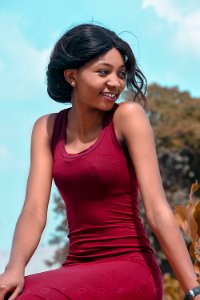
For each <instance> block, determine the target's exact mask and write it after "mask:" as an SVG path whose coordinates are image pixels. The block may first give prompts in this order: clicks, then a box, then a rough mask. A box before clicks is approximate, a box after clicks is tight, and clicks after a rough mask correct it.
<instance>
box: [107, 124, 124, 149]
mask: <svg viewBox="0 0 200 300" xmlns="http://www.w3.org/2000/svg"><path fill="white" fill-rule="evenodd" d="M110 133H111V137H112V140H113V142H114V144H115V146H116V147H117V149H118V150H120V151H121V152H124V146H123V145H122V144H120V142H119V141H118V138H117V136H116V133H115V126H114V122H113V119H112V120H111V123H110Z"/></svg>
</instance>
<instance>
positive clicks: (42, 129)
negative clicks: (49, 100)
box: [33, 113, 57, 141]
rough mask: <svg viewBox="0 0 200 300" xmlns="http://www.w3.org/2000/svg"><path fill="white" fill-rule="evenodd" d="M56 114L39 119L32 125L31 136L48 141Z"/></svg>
mask: <svg viewBox="0 0 200 300" xmlns="http://www.w3.org/2000/svg"><path fill="white" fill-rule="evenodd" d="M56 116H57V113H51V114H47V115H43V116H41V117H39V118H38V119H37V120H36V121H35V123H34V125H33V135H34V134H35V135H42V136H46V138H47V139H48V140H49V141H50V140H51V137H52V133H53V128H54V123H55V119H56Z"/></svg>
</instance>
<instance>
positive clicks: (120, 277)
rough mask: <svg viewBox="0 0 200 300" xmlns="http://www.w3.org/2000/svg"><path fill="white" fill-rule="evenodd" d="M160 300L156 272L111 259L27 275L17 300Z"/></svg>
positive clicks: (160, 287)
mask: <svg viewBox="0 0 200 300" xmlns="http://www.w3.org/2000/svg"><path fill="white" fill-rule="evenodd" d="M36 299H42V300H66V299H72V300H80V299H81V300H82V299H84V300H92V299H93V300H94V299H96V300H124V299H126V300H129V299H130V300H132V299H137V300H146V299H148V300H161V299H162V281H161V274H160V271H159V269H158V268H157V267H156V266H153V267H149V265H147V264H146V263H145V261H135V260H134V261H133V260H132V259H126V258H123V259H114V260H103V261H96V262H88V263H80V264H77V265H73V266H69V265H68V266H65V267H61V268H60V269H58V270H52V271H47V272H42V273H38V274H34V275H29V276H27V277H26V278H25V286H24V291H23V293H22V294H21V295H20V296H19V297H18V298H17V300H36Z"/></svg>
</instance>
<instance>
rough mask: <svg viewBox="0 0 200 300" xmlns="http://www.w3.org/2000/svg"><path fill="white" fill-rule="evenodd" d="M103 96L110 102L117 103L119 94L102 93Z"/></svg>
mask: <svg viewBox="0 0 200 300" xmlns="http://www.w3.org/2000/svg"><path fill="white" fill-rule="evenodd" d="M101 95H103V96H104V97H106V98H107V99H108V100H110V101H116V100H117V97H118V93H111V92H102V93H101Z"/></svg>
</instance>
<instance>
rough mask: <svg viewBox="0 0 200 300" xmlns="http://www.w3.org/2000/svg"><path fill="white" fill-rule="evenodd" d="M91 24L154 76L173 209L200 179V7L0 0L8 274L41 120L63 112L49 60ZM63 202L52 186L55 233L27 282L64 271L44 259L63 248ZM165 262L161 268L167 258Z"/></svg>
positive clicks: (1, 164) (0, 263)
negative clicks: (50, 90)
mask: <svg viewBox="0 0 200 300" xmlns="http://www.w3.org/2000/svg"><path fill="white" fill-rule="evenodd" d="M83 22H84V23H86V22H88V23H91V22H94V23H95V24H99V25H102V26H105V27H108V28H109V29H111V30H114V31H115V32H117V33H118V34H120V35H121V37H122V38H123V39H125V40H126V41H127V42H128V43H130V45H131V47H132V49H133V51H134V53H135V56H136V58H137V60H138V63H139V66H140V68H141V69H142V71H143V73H144V74H145V76H146V77H147V80H148V83H149V90H148V98H149V100H150V101H149V102H150V105H149V116H150V119H151V122H152V126H153V127H154V131H155V137H156V146H157V149H158V156H159V161H160V166H161V173H162V175H163V183H164V186H165V189H166V193H167V196H168V199H169V201H170V203H171V204H172V206H173V205H176V204H177V203H180V202H181V203H185V202H186V201H187V197H188V194H189V190H190V185H191V183H192V182H193V181H194V180H196V179H199V177H200V173H199V172H200V168H199V167H198V166H199V165H200V158H199V157H200V153H199V149H200V142H199V141H200V133H199V132H200V130H199V129H200V128H199V127H200V126H199V121H200V113H199V112H200V104H199V103H200V101H199V100H200V72H199V66H200V4H199V1H198V0H193V1H187V0H158V1H156V0H134V1H132V0H124V1H122V2H119V1H114V0H109V1H108V0H101V1H93V0H73V1H67V0H59V1H55V0H52V1H47V0H43V1H39V0H35V1H32V2H28V1H26V0H21V1H17V0H12V1H7V0H1V2H0V272H1V271H3V269H4V266H5V264H6V261H7V259H8V255H9V251H10V247H11V241H12V236H13V231H14V228H15V223H16V221H17V217H18V215H19V213H20V210H21V208H22V204H23V201H24V194H25V186H26V180H27V175H28V170H29V150H30V137H31V131H32V126H33V124H34V122H35V120H36V119H37V118H38V117H40V116H41V115H43V114H48V113H51V112H57V111H59V110H61V109H63V108H64V105H63V104H58V103H56V102H54V101H53V100H51V99H50V98H49V97H48V95H47V93H46V78H45V72H46V67H47V63H48V60H49V55H50V52H51V50H52V48H53V46H54V44H55V42H56V41H57V39H58V38H59V37H60V36H61V35H62V34H63V33H64V32H65V31H66V30H67V29H69V28H70V27H72V26H74V25H78V24H80V23H83ZM55 195H57V192H56V189H55V187H54V186H53V188H52V195H51V201H50V206H49V213H48V224H47V227H46V229H45V232H44V234H43V237H42V240H41V242H40V246H39V248H38V250H37V251H36V253H35V255H34V257H33V259H32V260H31V262H30V263H29V265H28V268H27V273H33V272H39V271H42V270H45V269H47V268H49V267H50V266H51V267H56V263H55V264H53V266H52V264H51V263H48V264H46V263H44V257H45V259H50V260H51V259H52V256H53V255H54V253H55V250H56V249H57V248H58V244H59V242H60V240H59V239H57V240H56V238H55V237H54V236H53V233H54V232H55V228H56V227H57V226H58V225H59V224H60V223H62V222H63V215H62V213H61V214H60V215H58V216H57V217H56V214H55V210H56V209H59V207H60V205H61V206H62V204H60V202H59V201H57V202H56V201H55ZM65 225H66V224H65ZM147 230H148V229H147ZM61 233H62V235H63V232H61ZM58 235H59V233H58ZM151 239H152V243H154V238H153V237H151ZM52 240H53V242H51V241H52ZM55 241H57V242H58V243H57V244H56V243H55ZM65 242H66V241H65ZM65 242H64V243H65ZM156 247H157V246H156ZM156 251H158V253H159V250H156ZM158 257H160V258H159V259H160V260H162V255H161V254H160V253H159V254H158ZM58 263H59V260H58Z"/></svg>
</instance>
